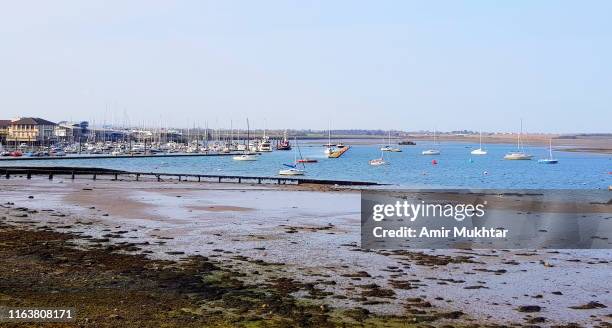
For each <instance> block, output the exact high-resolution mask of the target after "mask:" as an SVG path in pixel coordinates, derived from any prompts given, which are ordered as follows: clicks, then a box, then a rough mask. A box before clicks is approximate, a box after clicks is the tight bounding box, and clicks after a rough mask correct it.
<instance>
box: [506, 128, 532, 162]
mask: <svg viewBox="0 0 612 328" xmlns="http://www.w3.org/2000/svg"><path fill="white" fill-rule="evenodd" d="M521 134H523V120H521V131H520V132H519V134H518V138H517V143H516V145H517V150H516V151H512V152H509V153H507V154H506V155H505V156H504V159H507V160H519V161H520V160H531V158H533V156H531V155H529V154H527V153H525V152H524V151H523V147H522V144H521Z"/></svg>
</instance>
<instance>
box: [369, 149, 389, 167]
mask: <svg viewBox="0 0 612 328" xmlns="http://www.w3.org/2000/svg"><path fill="white" fill-rule="evenodd" d="M368 164H370V165H372V166H381V165H386V164H387V162H386V161H385V153H384V151H381V152H380V158H375V159H372V160H370V161H369V162H368Z"/></svg>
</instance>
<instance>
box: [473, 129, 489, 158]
mask: <svg viewBox="0 0 612 328" xmlns="http://www.w3.org/2000/svg"><path fill="white" fill-rule="evenodd" d="M470 154H472V155H486V154H487V151H486V150H484V149H482V131H480V148H478V149H474V150H472V151H471V152H470Z"/></svg>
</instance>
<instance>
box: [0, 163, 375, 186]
mask: <svg viewBox="0 0 612 328" xmlns="http://www.w3.org/2000/svg"><path fill="white" fill-rule="evenodd" d="M0 174H2V176H4V178H5V179H10V178H11V177H12V176H13V177H14V176H18V177H26V178H27V179H31V178H32V176H48V178H49V180H52V179H53V178H54V177H55V176H65V177H66V176H67V177H70V178H71V179H75V178H76V177H77V176H79V177H83V176H84V177H91V178H92V179H93V180H96V179H97V178H98V177H102V176H106V177H111V178H112V180H119V178H122V179H125V178H130V179H134V180H135V181H139V180H140V179H141V178H145V177H148V178H153V179H156V180H157V181H165V180H171V179H177V180H178V181H197V182H219V183H221V182H226V183H257V184H279V185H281V184H298V185H299V184H318V185H338V186H376V185H381V184H379V183H376V182H367V181H346V180H319V179H304V178H290V177H265V176H240V175H215V174H185V173H155V172H129V171H122V170H112V169H104V168H93V167H92V168H89V167H58V166H54V167H40V166H39V167H28V166H14V167H13V166H1V167H0Z"/></svg>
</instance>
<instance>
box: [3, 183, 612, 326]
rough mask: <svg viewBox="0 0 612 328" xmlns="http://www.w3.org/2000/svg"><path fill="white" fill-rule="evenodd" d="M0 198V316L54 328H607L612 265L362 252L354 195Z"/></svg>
mask: <svg viewBox="0 0 612 328" xmlns="http://www.w3.org/2000/svg"><path fill="white" fill-rule="evenodd" d="M0 196H1V197H0V205H1V206H2V207H0V256H1V257H2V259H3V265H2V266H0V306H74V307H76V308H77V321H76V322H75V323H66V324H57V325H58V326H61V325H66V326H70V325H73V324H74V325H77V326H92V327H99V326H117V327H119V326H121V327H143V326H161V325H166V326H170V327H201V326H213V327H214V326H218V327H234V326H243V327H257V326H262V327H267V326H279V327H283V326H285V327H289V326H310V327H326V326H329V327H332V326H349V327H350V326H372V327H375V326H390V327H395V326H408V327H410V326H425V325H429V326H444V325H450V326H455V327H462V326H498V325H507V324H516V325H519V326H520V325H539V326H554V325H570V324H574V326H584V327H592V326H601V327H609V325H610V320H611V319H612V318H611V317H610V313H612V310H610V306H611V305H612V296H611V295H610V290H612V282H611V279H609V278H610V272H611V269H612V265H611V264H610V261H611V260H612V251H610V250H581V251H578V250H559V251H554V250H545V251H535V250H520V251H503V250H479V251H474V250H446V251H432V250H411V251H364V250H361V249H359V247H358V243H359V236H360V235H359V229H360V228H359V227H360V225H359V222H360V218H359V208H360V207H359V194H358V193H355V192H343V191H331V190H325V191H318V190H309V189H308V188H303V187H298V188H291V187H282V188H276V187H270V186H249V185H235V184H200V183H194V182H187V183H185V182H183V183H174V182H164V183H157V182H137V183H134V182H122V181H104V180H98V181H95V182H94V181H90V180H78V179H77V180H75V181H70V180H61V179H56V180H53V181H49V180H47V179H32V180H29V181H28V180H25V179H10V180H2V181H0ZM611 219H612V218H611ZM604 238H605V237H604ZM7 325H8V324H7Z"/></svg>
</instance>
